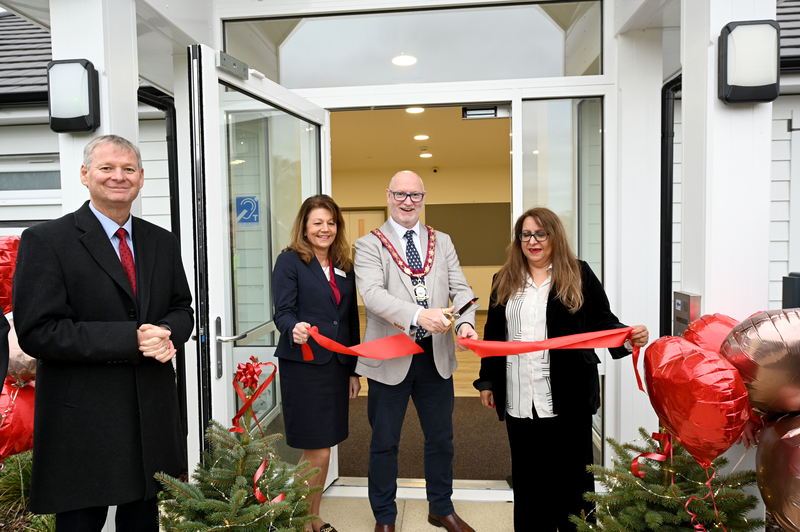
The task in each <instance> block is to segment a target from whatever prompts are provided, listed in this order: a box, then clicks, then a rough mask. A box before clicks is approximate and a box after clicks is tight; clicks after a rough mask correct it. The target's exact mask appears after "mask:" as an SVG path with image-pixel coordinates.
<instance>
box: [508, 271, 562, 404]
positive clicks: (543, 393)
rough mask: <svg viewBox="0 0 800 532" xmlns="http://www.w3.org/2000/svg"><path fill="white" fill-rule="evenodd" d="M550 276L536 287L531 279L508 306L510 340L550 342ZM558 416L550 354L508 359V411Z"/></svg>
mask: <svg viewBox="0 0 800 532" xmlns="http://www.w3.org/2000/svg"><path fill="white" fill-rule="evenodd" d="M548 273H549V275H548V276H547V279H546V280H545V281H544V282H543V283H542V284H541V285H540V286H538V287H537V286H536V285H535V284H534V282H533V279H532V278H531V277H530V276H529V277H528V280H527V282H526V284H525V287H524V288H523V289H522V290H521V291H519V292H517V293H516V294H515V295H514V297H512V298H511V299H510V300H509V301H508V303H507V304H506V324H507V335H508V336H507V338H506V340H509V341H517V342H538V341H541V340H545V339H547V296H548V294H549V292H550V280H551V279H552V265H551V266H550V267H549V268H548ZM533 408H536V414H537V415H538V416H539V417H540V418H546V417H555V414H554V413H553V394H552V391H551V389H550V352H549V350H544V351H535V352H533V353H523V354H520V355H511V356H508V357H506V412H507V413H508V415H510V416H514V417H516V418H533Z"/></svg>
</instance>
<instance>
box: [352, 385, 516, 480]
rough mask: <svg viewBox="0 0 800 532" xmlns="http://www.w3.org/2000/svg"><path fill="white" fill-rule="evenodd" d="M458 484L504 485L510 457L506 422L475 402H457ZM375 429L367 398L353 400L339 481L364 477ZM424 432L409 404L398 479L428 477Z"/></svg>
mask: <svg viewBox="0 0 800 532" xmlns="http://www.w3.org/2000/svg"><path fill="white" fill-rule="evenodd" d="M453 427H454V433H455V435H454V438H453V442H454V444H455V459H454V460H453V476H454V478H457V479H471V480H506V478H507V477H508V476H509V475H510V474H511V453H510V451H509V447H508V435H507V434H506V427H505V423H501V422H500V421H498V420H497V414H496V413H495V412H494V411H493V410H489V409H487V408H484V407H483V406H481V403H480V399H478V398H477V397H456V400H455V410H454V414H453ZM371 436H372V430H371V429H370V426H369V421H368V420H367V398H366V397H358V398H356V399H353V400H351V401H350V436H349V438H348V439H347V440H345V441H344V442H342V443H341V444H339V476H342V477H366V476H367V462H368V456H369V442H370V438H371ZM423 442H424V438H423V436H422V429H421V428H420V426H419V419H418V418H417V411H416V409H415V408H414V403H413V401H409V405H408V411H407V412H406V418H405V422H404V424H403V432H402V435H401V437H400V453H399V456H398V463H399V475H398V476H399V477H400V478H425V472H424V457H423Z"/></svg>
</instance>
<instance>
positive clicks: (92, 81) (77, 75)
mask: <svg viewBox="0 0 800 532" xmlns="http://www.w3.org/2000/svg"><path fill="white" fill-rule="evenodd" d="M98 88H99V82H98V78H97V70H95V69H94V65H93V64H92V63H91V61H87V60H86V59H62V60H59V61H50V62H49V63H47V101H48V109H49V111H50V129H52V130H53V131H55V132H57V133H73V132H79V131H94V130H95V129H97V128H98V127H100V94H99V91H98Z"/></svg>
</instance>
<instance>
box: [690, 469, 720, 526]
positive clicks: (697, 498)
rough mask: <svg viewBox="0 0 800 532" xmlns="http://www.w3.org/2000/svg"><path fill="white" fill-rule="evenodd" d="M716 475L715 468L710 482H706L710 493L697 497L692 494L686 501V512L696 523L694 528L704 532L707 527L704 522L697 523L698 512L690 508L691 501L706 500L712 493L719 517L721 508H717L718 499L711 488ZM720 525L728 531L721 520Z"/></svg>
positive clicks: (709, 479)
mask: <svg viewBox="0 0 800 532" xmlns="http://www.w3.org/2000/svg"><path fill="white" fill-rule="evenodd" d="M711 469H714V468H713V467H712V468H711ZM706 476H708V468H706ZM716 476H717V471H716V469H715V470H714V474H713V475H711V476H710V477H709V478H708V482H706V487H708V493H706V496H705V497H695V496H694V495H692V496H691V497H689V500H688V501H686V506H685V507H686V512H687V513H688V514H689V515H691V516H692V523H694V527H693V528H694V529H695V530H698V531H702V532H707V531H706V527H704V526H703V524H702V523H695V521H697V514H696V513H694V512H692V511H691V510H690V509H689V503H691V502H692V501H693V500H697V501H704V500H706V499H708V496H709V495H710V496H711V502H712V504H713V505H714V514H715V515H716V516H717V519H719V509H718V508H717V501H716V500H714V490H713V489H712V488H711V481H712V480H714V477H716ZM719 526H720V528H722V530H725V532H728V531H727V529H726V528H725V525H723V524H722V523H721V522H720V523H719Z"/></svg>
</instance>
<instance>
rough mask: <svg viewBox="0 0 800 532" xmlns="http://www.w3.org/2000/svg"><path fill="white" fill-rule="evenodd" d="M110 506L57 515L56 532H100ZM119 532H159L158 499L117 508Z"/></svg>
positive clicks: (131, 503)
mask: <svg viewBox="0 0 800 532" xmlns="http://www.w3.org/2000/svg"><path fill="white" fill-rule="evenodd" d="M107 515H108V506H95V507H93V508H81V509H80V510H72V511H69V512H62V513H58V514H56V532H100V531H101V530H102V529H103V525H105V523H106V516H107ZM114 522H115V523H116V527H117V532H158V497H153V498H152V499H147V500H146V501H133V502H129V503H126V504H121V505H119V506H117V514H116V518H115V520H114Z"/></svg>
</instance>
